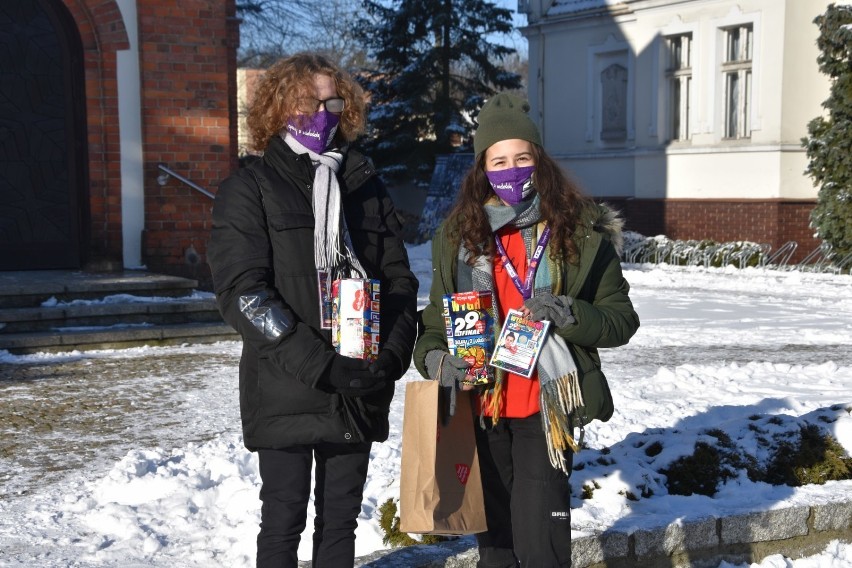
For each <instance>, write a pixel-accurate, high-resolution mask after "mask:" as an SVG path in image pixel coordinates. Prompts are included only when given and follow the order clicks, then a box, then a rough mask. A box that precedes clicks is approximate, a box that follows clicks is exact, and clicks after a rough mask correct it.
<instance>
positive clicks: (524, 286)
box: [494, 227, 550, 300]
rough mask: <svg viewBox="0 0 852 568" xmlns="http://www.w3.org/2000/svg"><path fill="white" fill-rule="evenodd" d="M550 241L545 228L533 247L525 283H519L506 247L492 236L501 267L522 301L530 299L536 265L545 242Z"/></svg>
mask: <svg viewBox="0 0 852 568" xmlns="http://www.w3.org/2000/svg"><path fill="white" fill-rule="evenodd" d="M549 240H550V227H545V228H544V231H543V232H542V233H541V236H540V237H539V238H538V244H537V245H536V247H535V251H534V252H533V255H532V258H531V259H530V265H529V268H527V278H526V282H524V283H521V278H520V276H518V271H517V270H515V267H514V266H513V265H512V261H511V260H509V254H508V253H507V252H506V247H504V246H503V243H501V242H500V237H499V236H498V235H497V233H495V234H494V243H495V244H496V245H497V252H499V253H500V260H501V261H502V262H503V267H504V268H505V269H506V272H508V273H509V277H510V278H511V279H512V282H514V283H515V288H517V289H518V292H520V293H521V296H523V298H524V300H528V299H529V298H531V297H532V292H533V284H534V283H535V273H536V270H538V263H539V261H541V255H543V254H544V248H545V247H546V246H547V241H549Z"/></svg>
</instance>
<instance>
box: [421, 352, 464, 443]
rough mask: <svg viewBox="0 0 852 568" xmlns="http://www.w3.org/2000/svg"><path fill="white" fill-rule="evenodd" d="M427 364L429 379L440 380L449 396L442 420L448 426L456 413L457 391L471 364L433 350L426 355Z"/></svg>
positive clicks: (446, 398) (446, 399)
mask: <svg viewBox="0 0 852 568" xmlns="http://www.w3.org/2000/svg"><path fill="white" fill-rule="evenodd" d="M425 363H426V372H427V373H429V377H430V378H435V379H439V380H440V381H441V387H442V389H441V390H442V391H443V392H444V394H445V395H448V396H446V397H445V405H444V410H445V412H444V416H443V420H442V421H443V423H444V425H445V426H446V425H447V423H448V422H449V421H450V417H451V416H453V415H454V414H455V413H456V391H457V390H458V389H459V385H460V383H461V381H463V380H464V378H465V375H466V374H467V369H468V368H469V367H470V363H468V362H467V361H465V360H464V359H461V358H459V357H456V356H454V355H450V354H449V353H447V352H446V351H442V350H440V349H433V350H431V351H429V352H428V353H426V361H425Z"/></svg>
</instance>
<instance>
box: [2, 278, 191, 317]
mask: <svg viewBox="0 0 852 568" xmlns="http://www.w3.org/2000/svg"><path fill="white" fill-rule="evenodd" d="M197 287H198V282H197V281H196V280H192V279H190V278H181V277H179V276H168V275H165V274H153V273H150V272H144V271H138V270H125V271H123V272H80V271H73V270H27V271H9V272H0V308H23V307H32V308H35V307H40V306H41V305H42V304H43V303H45V302H46V301H49V300H51V299H55V300H57V301H59V302H70V301H72V300H91V299H99V298H103V297H105V296H108V295H113V294H132V295H136V296H157V297H177V296H187V295H189V294H191V293H192V292H193V290H195V289H196V288H197Z"/></svg>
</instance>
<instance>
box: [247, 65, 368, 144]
mask: <svg viewBox="0 0 852 568" xmlns="http://www.w3.org/2000/svg"><path fill="white" fill-rule="evenodd" d="M316 75H328V76H329V77H331V78H332V79H334V83H335V85H336V87H337V94H338V96H340V97H341V98H342V99H344V100H345V101H346V106H345V108H344V109H343V112H342V113H341V115H340V125H339V126H338V128H337V133H336V134H335V142H337V143H338V144H340V143H345V142H351V141H353V140H355V138H357V137H358V135H359V134H361V133H362V132H364V129H365V124H366V103H365V97H364V91H363V90H362V89H361V86H360V85H358V83H356V82H355V81H354V80H353V79H352V77H350V76H349V74H348V73H346V72H345V71H344V70H342V69H340V68H339V67H338V66H337V65H335V64H334V63H332V62H331V60H329V59H328V58H327V57H324V56H322V55H318V54H315V53H297V54H295V55H292V56H290V57H286V58H284V59H280V60H278V61H276V62H275V63H273V64H272V65H271V66H270V67H269V68H268V69H267V70H266V72H265V73H264V74H263V76H262V77H261V79H260V81H259V82H258V85H257V89H256V90H255V92H254V98H253V99H252V101H251V104H250V105H249V109H248V115H247V117H246V122H247V123H248V128H249V132H250V134H251V139H252V144H253V145H254V149H255V150H259V151H262V150H264V149H266V146H267V145H268V144H269V140H270V139H272V137H273V136H276V135H277V134H278V133H279V132H280V131H281V129H282V128H284V126H285V125H286V124H287V122H288V121H289V120H290V118H292V117H295V116H297V115H299V114H300V113H299V112H298V101H299V99H300V98H303V97H312V96H313V95H314V76H316Z"/></svg>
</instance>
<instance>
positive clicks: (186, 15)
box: [63, 0, 239, 287]
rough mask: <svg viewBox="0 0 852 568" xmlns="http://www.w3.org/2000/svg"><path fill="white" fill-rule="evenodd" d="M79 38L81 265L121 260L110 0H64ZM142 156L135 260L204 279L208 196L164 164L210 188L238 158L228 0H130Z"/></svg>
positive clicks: (120, 29)
mask: <svg viewBox="0 0 852 568" xmlns="http://www.w3.org/2000/svg"><path fill="white" fill-rule="evenodd" d="M63 3H64V4H65V6H66V8H67V9H68V11H69V12H70V13H71V16H72V17H73V19H74V21H75V23H76V24H77V29H78V30H79V33H80V36H81V40H82V44H83V58H84V66H85V89H86V115H87V126H88V132H87V136H88V156H89V159H88V164H87V167H88V178H89V188H88V195H89V202H88V204H87V205H84V206H83V207H84V212H83V218H84V222H85V223H86V225H87V228H86V239H85V240H86V241H87V243H88V247H87V248H88V250H87V251H86V257H87V260H88V263H87V268H93V269H120V268H121V267H122V266H123V260H122V240H123V238H122V223H121V206H122V204H121V169H120V168H121V147H120V139H119V121H118V85H117V73H116V51H118V50H122V49H128V48H129V44H128V39H127V33H126V30H125V27H124V21H123V19H122V17H121V12H120V10H119V8H118V5H117V4H116V3H115V0H63ZM137 11H138V25H139V30H138V33H139V42H140V45H139V52H140V66H141V73H142V77H141V85H142V90H141V102H142V109H141V115H142V137H143V140H142V142H143V156H144V161H145V173H144V175H145V179H144V191H145V205H144V207H145V231H144V234H143V242H142V248H143V251H142V258H143V262H144V263H145V264H146V265H147V266H148V268H149V269H150V270H152V271H159V272H165V273H168V274H178V275H184V276H190V277H194V278H198V279H199V280H201V282H202V285H204V286H206V287H209V280H210V278H209V271H208V269H207V265H206V257H205V254H206V248H207V247H206V243H207V239H208V234H209V230H210V211H211V207H212V200H211V199H210V198H209V197H206V196H204V195H203V194H201V193H198V192H196V191H195V190H193V189H191V188H189V187H187V186H186V185H184V184H182V183H180V182H178V181H177V180H175V179H173V178H172V179H169V180H168V182H167V183H166V185H165V186H161V185H160V184H159V183H158V181H157V178H158V176H159V174H160V171H159V169H158V168H157V165H158V164H160V163H163V164H166V165H167V166H168V167H169V168H171V169H172V170H174V171H176V172H177V173H179V174H180V175H182V176H184V177H186V178H188V179H190V180H192V181H193V182H195V183H197V184H198V185H200V186H201V187H203V188H205V189H207V190H209V191H213V192H215V188H216V186H217V185H218V183H219V181H220V180H221V179H223V178H224V177H225V176H227V175H228V174H229V173H230V172H231V171H232V170H234V169H236V167H237V151H236V148H237V147H236V141H237V120H236V109H237V106H236V92H237V91H236V49H237V46H238V43H239V22H238V20H237V19H236V8H235V0H218V1H217V0H182V1H181V2H180V3H179V6H178V3H176V2H174V1H173V0H137Z"/></svg>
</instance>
